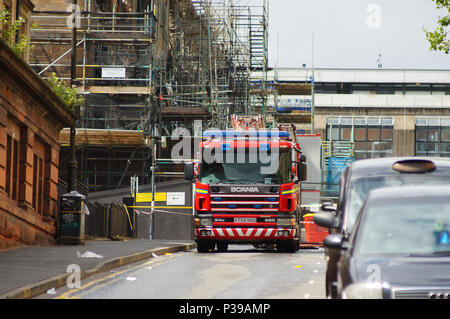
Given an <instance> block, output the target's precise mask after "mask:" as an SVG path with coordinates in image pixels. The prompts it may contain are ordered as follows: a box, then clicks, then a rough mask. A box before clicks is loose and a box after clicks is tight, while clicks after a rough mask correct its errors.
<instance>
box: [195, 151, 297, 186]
mask: <svg viewBox="0 0 450 319" xmlns="http://www.w3.org/2000/svg"><path fill="white" fill-rule="evenodd" d="M278 150H279V152H277V153H276V158H274V157H273V156H272V157H271V158H270V161H269V162H267V160H265V159H264V158H262V157H261V156H259V153H258V152H257V151H256V150H255V151H253V150H248V149H247V150H245V151H244V150H242V149H238V150H237V151H236V150H234V151H232V152H231V153H230V152H223V154H220V156H219V157H218V156H217V154H215V156H214V159H215V160H214V161H212V162H211V163H208V162H205V161H204V162H202V163H199V174H200V182H201V183H204V184H218V183H223V184H284V183H290V182H291V181H292V176H291V174H292V169H291V167H292V166H291V153H290V152H289V150H288V149H278Z"/></svg>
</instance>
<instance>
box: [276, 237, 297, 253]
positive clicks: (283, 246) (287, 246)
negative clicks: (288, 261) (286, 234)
mask: <svg viewBox="0 0 450 319" xmlns="http://www.w3.org/2000/svg"><path fill="white" fill-rule="evenodd" d="M277 250H278V251H279V252H283V253H291V254H292V253H295V252H297V251H298V250H299V243H298V240H290V241H279V242H277Z"/></svg>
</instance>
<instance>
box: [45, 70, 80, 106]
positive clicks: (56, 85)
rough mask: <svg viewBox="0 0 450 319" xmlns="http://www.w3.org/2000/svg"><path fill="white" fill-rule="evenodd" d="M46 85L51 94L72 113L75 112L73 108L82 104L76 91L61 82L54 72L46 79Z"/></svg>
mask: <svg viewBox="0 0 450 319" xmlns="http://www.w3.org/2000/svg"><path fill="white" fill-rule="evenodd" d="M47 84H48V85H49V86H50V88H51V89H52V90H53V92H55V94H56V95H57V96H58V97H59V98H60V99H61V100H63V101H64V102H65V103H66V104H67V105H68V106H69V107H70V108H71V109H72V111H75V107H76V106H79V105H81V104H82V103H83V97H79V96H77V90H76V89H75V88H71V87H68V86H67V85H66V84H65V83H64V81H63V80H61V79H59V78H58V77H57V76H56V73H55V72H52V74H51V77H50V78H49V79H47Z"/></svg>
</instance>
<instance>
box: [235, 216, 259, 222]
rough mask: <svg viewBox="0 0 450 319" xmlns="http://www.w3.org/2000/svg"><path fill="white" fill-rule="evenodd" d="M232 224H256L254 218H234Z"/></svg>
mask: <svg viewBox="0 0 450 319" xmlns="http://www.w3.org/2000/svg"><path fill="white" fill-rule="evenodd" d="M234 222H235V223H256V218H248V217H247V218H242V217H235V218H234Z"/></svg>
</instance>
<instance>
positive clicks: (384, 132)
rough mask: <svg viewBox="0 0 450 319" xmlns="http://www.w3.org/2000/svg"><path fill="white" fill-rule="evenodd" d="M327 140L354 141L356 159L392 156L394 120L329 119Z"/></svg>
mask: <svg viewBox="0 0 450 319" xmlns="http://www.w3.org/2000/svg"><path fill="white" fill-rule="evenodd" d="M327 139H328V140H330V139H331V140H332V141H342V142H344V141H347V142H350V141H353V142H354V154H355V159H363V158H376V157H387V156H392V154H393V139H394V119H393V118H392V117H372V116H367V117H354V118H352V117H337V118H328V120H327Z"/></svg>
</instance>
